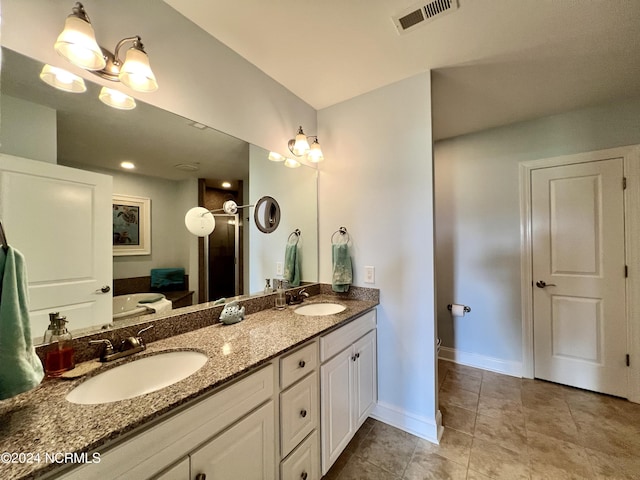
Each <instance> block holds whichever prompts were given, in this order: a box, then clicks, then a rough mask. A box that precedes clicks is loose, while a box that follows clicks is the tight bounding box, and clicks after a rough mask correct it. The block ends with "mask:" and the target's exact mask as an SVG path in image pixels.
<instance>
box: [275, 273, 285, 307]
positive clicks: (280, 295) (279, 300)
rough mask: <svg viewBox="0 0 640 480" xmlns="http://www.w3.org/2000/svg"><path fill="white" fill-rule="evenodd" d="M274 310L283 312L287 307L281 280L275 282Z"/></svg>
mask: <svg viewBox="0 0 640 480" xmlns="http://www.w3.org/2000/svg"><path fill="white" fill-rule="evenodd" d="M275 284H276V310H284V309H285V308H286V306H287V297H286V296H285V293H284V285H283V281H282V280H276V281H275Z"/></svg>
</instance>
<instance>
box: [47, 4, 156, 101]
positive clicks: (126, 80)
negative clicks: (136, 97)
mask: <svg viewBox="0 0 640 480" xmlns="http://www.w3.org/2000/svg"><path fill="white" fill-rule="evenodd" d="M127 43H131V47H130V48H129V50H127V53H126V54H125V59H124V61H123V60H121V59H120V56H119V53H120V49H121V48H122V47H123V46H124V45H125V44H127ZM54 48H55V50H56V52H58V53H59V54H60V55H62V56H63V57H64V58H66V59H67V60H68V61H69V62H71V63H72V64H74V65H76V66H78V67H80V68H84V69H85V70H89V71H91V72H92V73H95V74H96V75H99V76H100V77H102V78H105V79H107V80H111V81H113V82H118V81H119V82H122V83H123V84H124V85H126V86H127V87H129V88H131V89H132V90H135V91H137V92H154V91H156V90H157V89H158V82H157V81H156V77H155V75H154V74H153V71H151V66H150V65H149V57H148V56H147V53H146V52H145V51H144V46H143V45H142V41H141V38H140V37H139V36H134V37H127V38H123V39H122V40H120V41H119V42H118V44H117V45H116V48H115V50H114V53H111V52H110V51H109V50H107V49H105V48H103V47H101V46H99V45H98V43H97V41H96V37H95V33H94V31H93V27H92V26H91V20H90V19H89V15H87V12H86V11H85V9H84V6H83V5H82V3H80V2H76V4H75V5H74V6H73V8H72V9H71V15H69V16H68V17H67V20H66V21H65V24H64V30H63V31H62V33H60V35H59V36H58V39H57V40H56V43H55V44H54Z"/></svg>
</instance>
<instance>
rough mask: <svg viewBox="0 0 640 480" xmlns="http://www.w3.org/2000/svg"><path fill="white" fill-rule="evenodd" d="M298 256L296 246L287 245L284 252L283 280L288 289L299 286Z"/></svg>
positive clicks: (295, 244)
mask: <svg viewBox="0 0 640 480" xmlns="http://www.w3.org/2000/svg"><path fill="white" fill-rule="evenodd" d="M300 275H301V274H300V255H298V244H297V243H287V247H286V249H285V251H284V274H283V275H282V276H283V278H284V279H285V280H286V281H287V282H288V283H289V286H290V287H298V286H300Z"/></svg>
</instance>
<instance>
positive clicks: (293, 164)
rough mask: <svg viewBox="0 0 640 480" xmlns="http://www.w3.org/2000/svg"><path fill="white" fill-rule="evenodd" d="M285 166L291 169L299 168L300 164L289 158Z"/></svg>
mask: <svg viewBox="0 0 640 480" xmlns="http://www.w3.org/2000/svg"><path fill="white" fill-rule="evenodd" d="M284 166H285V167H289V168H298V167H299V166H300V162H299V161H297V160H294V159H293V158H287V159H286V160H285V161H284Z"/></svg>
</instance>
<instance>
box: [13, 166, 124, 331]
mask: <svg viewBox="0 0 640 480" xmlns="http://www.w3.org/2000/svg"><path fill="white" fill-rule="evenodd" d="M111 195H112V179H111V177H109V176H106V175H100V174H97V173H93V172H86V171H83V170H77V169H74V168H68V167H63V166H60V165H54V164H49V163H44V162H38V161H35V160H27V159H24V158H19V157H13V156H9V155H0V218H1V219H2V222H3V224H4V227H5V230H6V233H7V237H8V241H9V244H10V245H12V246H13V247H15V248H16V249H17V250H19V251H20V252H22V254H23V255H24V256H25V260H26V265H27V277H28V280H29V301H30V303H29V308H30V316H31V325H32V327H31V333H32V336H33V337H34V339H35V340H36V341H40V340H41V338H42V334H43V333H44V331H45V329H46V328H47V325H48V324H49V317H48V314H49V312H53V311H59V312H60V313H61V314H62V315H64V316H66V317H67V320H68V321H69V325H68V327H69V328H70V329H71V330H76V329H81V328H86V327H88V326H93V325H104V324H107V323H110V322H111V313H112V308H113V307H112V292H111V290H110V289H111V283H112V276H113V275H112V272H113V257H112V246H111V244H112V226H111V208H112V207H111ZM104 286H106V287H109V291H108V292H106V293H103V292H102V291H101V289H102V287H104Z"/></svg>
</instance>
